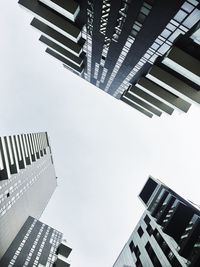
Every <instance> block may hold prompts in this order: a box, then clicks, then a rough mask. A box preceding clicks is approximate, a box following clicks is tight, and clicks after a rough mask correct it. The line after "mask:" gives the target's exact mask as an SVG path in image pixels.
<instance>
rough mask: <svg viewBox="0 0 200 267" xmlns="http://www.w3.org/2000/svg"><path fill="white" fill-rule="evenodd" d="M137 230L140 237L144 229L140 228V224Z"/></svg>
mask: <svg viewBox="0 0 200 267" xmlns="http://www.w3.org/2000/svg"><path fill="white" fill-rule="evenodd" d="M137 232H138V234H139V236H140V237H142V235H143V233H144V231H143V230H142V227H141V226H140V227H139V228H138V230H137Z"/></svg>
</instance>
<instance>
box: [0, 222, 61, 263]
mask: <svg viewBox="0 0 200 267" xmlns="http://www.w3.org/2000/svg"><path fill="white" fill-rule="evenodd" d="M61 240H62V233H60V232H58V231H57V230H55V229H53V228H51V227H50V226H48V225H46V224H44V223H42V222H40V221H38V220H36V219H35V218H33V217H28V219H27V220H26V222H25V224H24V225H23V226H22V228H21V229H20V231H19V233H18V234H17V236H16V237H15V239H14V241H13V242H12V244H11V245H10V247H9V249H8V250H7V251H6V253H5V255H4V256H3V258H2V260H1V261H0V266H2V267H4V266H5V267H6V266H9V264H10V265H12V266H16V267H17V266H24V264H25V265H26V266H29V267H36V266H38V265H39V264H41V265H42V266H52V264H53V262H54V256H55V252H56V250H57V247H58V246H59V244H60V243H61Z"/></svg>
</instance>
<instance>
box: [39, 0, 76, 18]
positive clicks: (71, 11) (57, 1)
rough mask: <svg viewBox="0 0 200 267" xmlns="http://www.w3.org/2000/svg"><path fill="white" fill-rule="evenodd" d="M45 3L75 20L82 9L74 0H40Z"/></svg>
mask: <svg viewBox="0 0 200 267" xmlns="http://www.w3.org/2000/svg"><path fill="white" fill-rule="evenodd" d="M39 1H40V2H42V3H43V4H45V5H47V6H49V7H50V8H52V9H54V10H55V11H56V12H58V13H60V14H61V15H63V16H65V17H67V18H68V19H70V20H72V21H75V19H76V16H77V15H78V13H79V11H80V7H79V5H78V3H77V2H75V1H74V0H67V1H66V0H39Z"/></svg>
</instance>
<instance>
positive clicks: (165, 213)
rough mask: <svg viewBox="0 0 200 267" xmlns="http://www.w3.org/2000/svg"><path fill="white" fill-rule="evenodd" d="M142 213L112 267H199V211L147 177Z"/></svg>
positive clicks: (141, 197) (161, 184)
mask: <svg viewBox="0 0 200 267" xmlns="http://www.w3.org/2000/svg"><path fill="white" fill-rule="evenodd" d="M139 198H140V199H141V201H142V202H143V203H144V205H145V207H146V211H145V212H144V213H143V215H142V217H141V219H140V220H139V222H138V224H137V226H136V228H135V229H134V231H133V233H132V234H131V236H130V238H129V239H128V242H127V243H126V244H125V246H124V248H123V249H122V251H121V253H120V255H119V257H118V258H117V260H116V262H115V263H114V265H113V267H134V266H136V267H142V266H143V267H147V266H148V267H153V266H156V267H162V266H166V267H179V266H180V267H188V266H190V267H198V266H200V209H199V207H198V206H195V204H192V203H191V202H189V201H186V200H185V199H183V198H182V197H181V196H179V195H178V194H177V193H175V192H174V191H173V190H171V189H170V188H168V187H167V186H166V185H165V184H163V183H161V182H160V181H159V180H156V179H153V178H152V177H149V178H148V180H147V182H146V184H145V185H144V187H143V189H142V191H141V192H140V194H139Z"/></svg>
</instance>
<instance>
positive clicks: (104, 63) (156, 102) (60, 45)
mask: <svg viewBox="0 0 200 267" xmlns="http://www.w3.org/2000/svg"><path fill="white" fill-rule="evenodd" d="M19 4H20V5H22V6H24V7H25V8H27V9H28V10H30V11H32V12H33V13H34V16H35V17H34V19H33V20H32V22H31V25H32V26H33V27H35V28H36V29H38V30H40V31H41V32H42V36H41V37H40V41H41V42H42V43H44V44H45V45H46V46H47V49H46V52H47V53H48V54H50V55H51V56H53V57H55V58H56V59H58V60H59V61H61V62H62V64H63V65H64V67H65V68H67V69H69V70H71V71H73V72H74V73H76V74H78V75H79V76H81V77H82V78H84V79H86V80H87V81H88V82H90V83H92V84H94V85H95V86H97V87H98V88H100V89H102V90H104V91H105V92H107V93H108V94H110V95H112V96H114V97H115V98H117V99H120V100H122V101H123V102H125V103H127V104H129V105H130V106H131V107H133V108H135V109H137V110H138V111H140V112H142V113H143V114H145V115H147V116H148V117H150V118H151V117H152V116H153V115H156V116H161V114H162V113H165V114H168V115H171V114H172V113H173V111H174V110H178V111H179V112H187V111H188V109H189V108H190V106H191V104H192V103H193V102H195V103H198V104H199V103H200V95H199V90H200V87H199V86H200V77H199V75H200V73H199V70H200V46H199V44H200V29H199V24H200V23H199V21H200V3H199V1H197V0H176V1H174V0H170V1H157V0H138V1H134V0H118V1H116V0H77V1H74V0H68V1H65V0H30V1H26V0H19Z"/></svg>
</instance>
